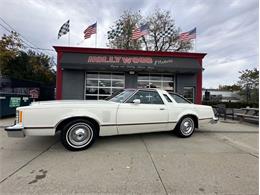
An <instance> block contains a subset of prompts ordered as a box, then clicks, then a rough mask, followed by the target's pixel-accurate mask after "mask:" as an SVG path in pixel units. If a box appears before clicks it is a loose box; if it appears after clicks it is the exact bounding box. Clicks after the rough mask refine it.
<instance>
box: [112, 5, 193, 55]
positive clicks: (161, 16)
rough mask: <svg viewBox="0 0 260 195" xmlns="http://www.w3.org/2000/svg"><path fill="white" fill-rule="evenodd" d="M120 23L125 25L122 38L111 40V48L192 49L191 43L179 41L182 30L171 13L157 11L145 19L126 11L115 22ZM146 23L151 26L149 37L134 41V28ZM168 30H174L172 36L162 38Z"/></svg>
mask: <svg viewBox="0 0 260 195" xmlns="http://www.w3.org/2000/svg"><path fill="white" fill-rule="evenodd" d="M119 23H122V24H123V31H122V34H121V35H120V36H117V37H116V38H115V39H110V40H109V43H108V46H109V47H111V48H122V49H139V50H140V49H145V50H147V51H188V50H189V49H191V48H192V43H191V42H190V41H187V42H183V41H180V40H179V39H178V35H179V33H180V31H181V30H180V28H177V27H176V26H175V21H174V19H173V18H172V17H171V15H170V12H169V11H164V10H156V11H154V12H153V13H152V14H151V15H149V16H147V17H143V16H142V15H141V14H140V12H134V13H133V12H131V11H125V12H124V13H123V15H122V16H121V17H120V19H118V20H117V21H116V22H115V24H119ZM146 23H147V24H148V25H149V35H146V36H142V37H141V38H140V39H138V40H132V31H133V30H134V28H136V27H137V26H140V25H142V24H146ZM110 28H111V29H114V28H115V27H113V26H111V27H110ZM168 28H171V29H172V35H171V36H168V37H162V36H160V33H161V32H165V31H166V30H167V29H168Z"/></svg>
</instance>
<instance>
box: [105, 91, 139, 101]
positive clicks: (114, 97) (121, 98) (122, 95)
mask: <svg viewBox="0 0 260 195" xmlns="http://www.w3.org/2000/svg"><path fill="white" fill-rule="evenodd" d="M120 92H121V93H120ZM120 92H119V93H117V94H116V95H114V94H113V95H112V97H111V98H110V99H109V101H112V102H118V103H121V102H124V101H125V100H126V99H127V98H128V97H130V96H131V95H132V94H133V93H134V92H135V90H124V91H120Z"/></svg>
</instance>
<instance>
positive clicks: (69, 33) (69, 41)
mask: <svg viewBox="0 0 260 195" xmlns="http://www.w3.org/2000/svg"><path fill="white" fill-rule="evenodd" d="M68 44H69V46H70V31H69V33H68Z"/></svg>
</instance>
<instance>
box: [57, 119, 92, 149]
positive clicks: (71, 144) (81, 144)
mask: <svg viewBox="0 0 260 195" xmlns="http://www.w3.org/2000/svg"><path fill="white" fill-rule="evenodd" d="M96 137H97V135H96V131H95V125H93V124H92V123H91V122H89V121H87V120H82V119H79V120H73V121H71V122H69V123H68V124H66V125H65V127H64V129H63V131H62V132H61V142H62V144H63V146H64V147H65V148H66V149H68V150H71V151H79V150H84V149H87V148H88V147H89V146H91V145H92V144H93V143H94V141H95V139H96Z"/></svg>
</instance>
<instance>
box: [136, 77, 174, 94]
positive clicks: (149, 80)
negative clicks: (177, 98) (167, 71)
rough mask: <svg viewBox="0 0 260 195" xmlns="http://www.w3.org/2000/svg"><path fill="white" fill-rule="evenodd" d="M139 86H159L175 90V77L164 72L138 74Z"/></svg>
mask: <svg viewBox="0 0 260 195" xmlns="http://www.w3.org/2000/svg"><path fill="white" fill-rule="evenodd" d="M138 88H159V89H164V90H168V91H174V77H173V75H164V74H148V75H138Z"/></svg>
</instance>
